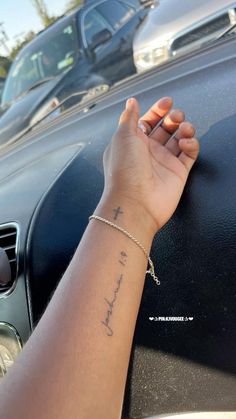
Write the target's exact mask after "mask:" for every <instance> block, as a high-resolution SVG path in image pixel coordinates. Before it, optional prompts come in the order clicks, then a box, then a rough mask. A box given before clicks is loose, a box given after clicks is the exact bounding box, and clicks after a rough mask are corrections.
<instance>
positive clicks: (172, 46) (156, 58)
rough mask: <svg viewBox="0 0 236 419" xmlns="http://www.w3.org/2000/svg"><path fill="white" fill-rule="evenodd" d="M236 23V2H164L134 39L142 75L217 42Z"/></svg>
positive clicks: (194, 0) (208, 0)
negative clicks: (206, 43) (213, 40)
mask: <svg viewBox="0 0 236 419" xmlns="http://www.w3.org/2000/svg"><path fill="white" fill-rule="evenodd" d="M235 23H236V2H235V1H234V2H233V1H232V0H160V1H159V2H158V4H157V7H155V9H153V10H152V11H150V13H149V15H148V16H147V18H146V20H145V21H144V22H143V24H142V25H141V27H140V29H139V30H138V31H137V33H136V36H135V38H134V44H133V51H134V62H135V66H136V69H137V71H138V72H142V71H145V70H148V69H150V68H151V67H154V66H156V65H159V64H162V63H163V62H165V61H166V60H168V59H170V58H171V57H175V56H178V55H179V54H183V53H185V52H188V51H190V50H192V49H194V48H199V47H200V46H201V45H202V44H203V43H205V42H208V41H210V40H212V39H215V38H216V37H217V36H218V35H219V34H220V33H221V32H222V31H224V30H225V29H227V28H228V27H230V26H231V25H232V24H235Z"/></svg>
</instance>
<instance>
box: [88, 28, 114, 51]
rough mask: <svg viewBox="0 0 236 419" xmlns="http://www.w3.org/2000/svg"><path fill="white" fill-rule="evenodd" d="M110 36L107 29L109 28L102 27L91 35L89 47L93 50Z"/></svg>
mask: <svg viewBox="0 0 236 419" xmlns="http://www.w3.org/2000/svg"><path fill="white" fill-rule="evenodd" d="M111 38H112V33H111V32H110V31H109V29H103V30H102V31H100V32H98V33H96V34H95V35H93V37H92V42H91V45H90V49H91V50H92V51H94V50H95V49H96V48H97V47H98V46H99V45H102V44H105V43H106V42H107V41H109V39H111Z"/></svg>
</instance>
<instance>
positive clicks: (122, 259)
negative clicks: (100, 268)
mask: <svg viewBox="0 0 236 419" xmlns="http://www.w3.org/2000/svg"><path fill="white" fill-rule="evenodd" d="M127 256H128V255H127V253H125V252H124V251H122V252H120V259H119V262H120V264H121V265H123V266H125V265H126V260H127Z"/></svg>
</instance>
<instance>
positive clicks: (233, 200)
mask: <svg viewBox="0 0 236 419" xmlns="http://www.w3.org/2000/svg"><path fill="white" fill-rule="evenodd" d="M133 95H135V96H136V97H137V98H138V99H139V101H140V104H141V108H142V111H144V110H145V109H146V108H147V107H148V106H150V104H151V103H152V102H154V101H155V100H157V98H159V97H161V96H166V95H170V96H172V97H173V98H174V102H175V106H178V107H181V108H183V109H184V110H185V111H186V117H187V118H188V119H189V120H190V121H192V122H194V124H195V125H196V127H197V135H198V137H199V138H200V143H201V154H200V157H199V160H198V162H197V164H196V166H195V167H194V169H193V171H192V173H191V175H190V178H189V181H188V184H187V186H186V189H185V191H184V194H183V197H182V199H181V202H180V205H179V207H178V209H177V211H176V212H175V214H174V216H173V217H172V218H171V220H170V221H169V223H168V224H167V225H166V226H165V227H164V228H163V229H162V230H161V231H160V232H159V233H158V234H157V235H156V237H155V240H154V242H153V246H152V252H151V256H152V258H153V261H154V265H155V267H156V270H157V272H158V275H159V278H160V280H161V286H160V287H159V288H157V287H156V286H155V284H154V283H152V281H150V280H149V279H147V280H146V284H145V289H144V293H143V298H142V302H141V308H140V313H139V317H138V322H137V327H136V331H135V338H134V344H133V350H132V355H131V362H130V368H129V374H128V380H127V387H126V397H125V405H124V413H123V417H124V418H141V417H145V416H148V415H154V414H161V413H171V412H175V413H176V412H182V411H204V410H205V411H210V410H212V411H213V410H214V411H216V410H218V411H220V410H236V398H235V393H236V377H235V374H236V360H235V352H236V329H235V323H236V304H235V303H236V258H235V250H236V249H235V243H236V216H235V208H236V191H235V185H236V169H235V165H236V102H235V97H236V50H235V42H234V41H228V42H223V43H222V44H221V45H219V46H218V47H215V48H212V49H209V50H205V51H203V52H202V53H201V54H199V55H197V56H194V55H192V56H190V57H189V58H188V59H182V60H178V61H176V63H172V64H170V65H169V66H163V69H162V70H161V71H160V73H155V71H153V72H150V73H148V74H147V75H145V76H144V77H143V78H141V77H138V78H137V79H135V78H133V79H132V80H131V81H130V82H129V83H128V82H127V83H126V84H124V86H123V87H117V88H116V89H114V91H112V92H111V93H110V95H108V96H107V97H104V98H101V100H98V102H97V105H96V106H95V107H93V109H91V110H89V107H88V108H87V109H86V111H87V112H86V113H85V112H84V110H83V109H82V108H76V109H73V110H71V111H70V112H68V113H67V114H66V115H64V116H62V117H61V118H60V119H58V121H55V122H54V123H50V124H48V126H45V127H42V129H41V130H38V131H37V130H36V131H35V132H33V133H31V134H30V135H29V136H28V138H27V141H26V139H23V140H22V141H20V142H19V144H18V145H16V146H12V147H10V148H9V152H8V153H6V154H4V155H3V156H2V157H1V167H0V182H1V183H0V199H1V208H0V222H1V223H5V222H8V221H17V222H18V223H19V225H20V227H21V232H22V233H21V235H22V237H21V248H20V263H21V265H22V269H21V281H22V284H23V283H24V284H26V297H28V298H29V296H30V300H29V299H28V306H29V314H30V320H31V322H37V320H38V318H39V316H40V315H41V313H42V311H43V309H44V308H45V306H46V304H47V302H48V300H49V298H50V295H51V293H52V291H53V289H54V288H55V286H56V284H57V282H58V281H59V280H60V278H61V275H62V274H63V272H64V270H65V268H66V266H67V264H68V262H69V261H70V259H71V257H72V255H73V252H74V250H75V248H76V246H77V244H78V242H79V241H80V238H81V236H82V234H83V231H84V229H85V228H86V225H87V222H88V216H89V215H91V213H92V212H93V210H94V208H95V207H96V204H97V202H98V200H99V197H100V195H101V192H102V187H103V171H102V154H103V151H104V149H105V146H106V144H107V143H108V142H109V140H110V137H111V135H112V133H113V131H114V129H115V127H116V123H117V120H118V116H119V113H120V111H121V110H122V108H123V106H124V100H125V98H126V97H129V96H133ZM18 288H19V286H18V287H16V290H15V291H14V292H13V294H12V295H11V296H10V297H8V298H5V299H2V300H0V315H1V316H3V317H4V316H5V318H4V319H2V318H1V320H6V310H8V311H7V313H8V314H9V313H10V314H9V315H11V321H12V322H13V321H14V313H13V312H14V308H12V313H11V298H12V299H13V298H14V299H15V300H16V296H17V292H18ZM15 300H14V301H15ZM4 307H5V308H4ZM17 315H19V313H18V314H17ZM164 316H168V317H173V316H176V317H182V316H183V317H188V321H184V322H182V321H181V322H180V321H179V322H172V321H168V322H167V321H155V320H154V319H155V318H157V317H164ZM191 319H192V320H191ZM16 327H18V328H20V329H21V330H22V333H23V334H24V336H25V338H26V335H27V333H26V329H27V327H29V326H25V329H24V327H23V326H22V325H21V324H17V325H16Z"/></svg>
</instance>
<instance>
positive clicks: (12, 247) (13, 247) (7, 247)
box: [1, 244, 16, 251]
mask: <svg viewBox="0 0 236 419" xmlns="http://www.w3.org/2000/svg"><path fill="white" fill-rule="evenodd" d="M1 247H2V248H3V249H4V250H5V251H7V250H11V249H14V250H15V248H16V246H15V245H14V244H13V245H12V246H6V247H4V246H1Z"/></svg>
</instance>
